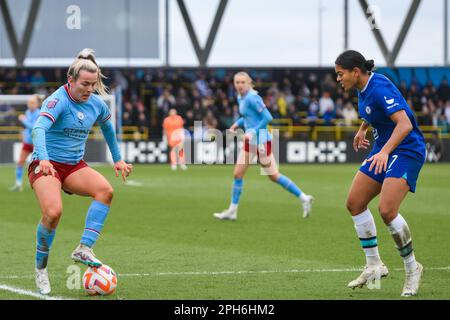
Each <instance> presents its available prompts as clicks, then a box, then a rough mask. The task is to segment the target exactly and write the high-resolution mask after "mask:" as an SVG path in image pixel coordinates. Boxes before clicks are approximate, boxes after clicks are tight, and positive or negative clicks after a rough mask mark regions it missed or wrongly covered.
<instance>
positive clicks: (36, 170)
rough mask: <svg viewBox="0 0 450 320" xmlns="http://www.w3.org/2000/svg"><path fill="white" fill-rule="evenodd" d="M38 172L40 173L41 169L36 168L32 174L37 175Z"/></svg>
mask: <svg viewBox="0 0 450 320" xmlns="http://www.w3.org/2000/svg"><path fill="white" fill-rule="evenodd" d="M39 171H41V167H40V166H37V167H36V169H34V174H38V173H39Z"/></svg>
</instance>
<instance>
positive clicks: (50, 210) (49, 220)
mask: <svg viewBox="0 0 450 320" xmlns="http://www.w3.org/2000/svg"><path fill="white" fill-rule="evenodd" d="M61 214H62V207H61V206H59V205H52V206H50V207H47V208H46V209H45V210H44V214H43V219H44V220H45V222H46V225H48V226H51V227H56V226H57V225H58V222H59V219H60V218H61Z"/></svg>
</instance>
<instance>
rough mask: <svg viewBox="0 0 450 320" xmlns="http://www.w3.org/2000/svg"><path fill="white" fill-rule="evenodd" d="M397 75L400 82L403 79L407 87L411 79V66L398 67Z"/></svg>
mask: <svg viewBox="0 0 450 320" xmlns="http://www.w3.org/2000/svg"><path fill="white" fill-rule="evenodd" d="M398 77H399V79H400V82H402V81H405V82H406V86H407V87H408V88H409V87H410V86H411V82H412V80H413V77H412V69H411V68H398Z"/></svg>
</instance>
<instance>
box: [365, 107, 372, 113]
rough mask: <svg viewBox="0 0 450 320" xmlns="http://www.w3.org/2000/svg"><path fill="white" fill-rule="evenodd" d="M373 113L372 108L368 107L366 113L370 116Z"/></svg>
mask: <svg viewBox="0 0 450 320" xmlns="http://www.w3.org/2000/svg"><path fill="white" fill-rule="evenodd" d="M371 112H372V109H370V106H367V107H366V113H367V114H370V113H371Z"/></svg>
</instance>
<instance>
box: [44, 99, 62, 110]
mask: <svg viewBox="0 0 450 320" xmlns="http://www.w3.org/2000/svg"><path fill="white" fill-rule="evenodd" d="M58 101H59V99H53V100H50V101H49V102H48V103H47V108H48V109H53V108H54V107H55V106H56V104H57V103H58Z"/></svg>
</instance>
